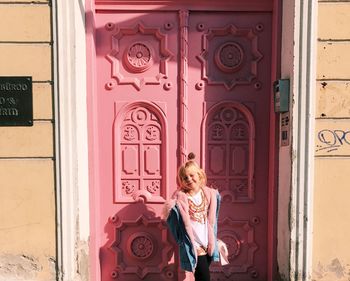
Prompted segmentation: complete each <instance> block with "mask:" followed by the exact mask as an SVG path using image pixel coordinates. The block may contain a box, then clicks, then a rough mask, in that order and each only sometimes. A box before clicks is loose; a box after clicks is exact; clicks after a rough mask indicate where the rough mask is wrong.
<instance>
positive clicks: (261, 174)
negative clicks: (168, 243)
mask: <svg viewBox="0 0 350 281" xmlns="http://www.w3.org/2000/svg"><path fill="white" fill-rule="evenodd" d="M270 17H271V15H270V14H268V13H224V12H222V13H208V12H197V13H195V12H193V13H191V15H190V17H189V34H190V36H189V65H190V73H189V77H190V78H191V79H190V80H189V81H190V82H189V90H188V92H189V101H188V108H189V109H190V112H191V113H190V116H191V117H190V118H191V122H189V123H188V131H189V132H191V139H193V141H191V142H190V143H189V144H188V147H189V148H188V149H189V150H190V151H196V153H197V155H201V164H202V166H203V167H204V169H205V171H206V173H207V176H208V185H211V186H213V187H215V188H217V189H218V190H219V191H220V194H221V196H222V205H221V212H220V220H219V227H218V236H219V237H220V238H221V239H222V240H224V241H225V242H226V243H227V245H228V248H229V254H230V265H227V266H224V267H220V266H219V265H218V264H213V265H212V267H211V268H212V280H240V281H244V280H252V279H254V280H267V229H268V217H267V209H268V143H269V129H268V128H269V114H270V112H269V101H270V89H271V86H270V85H271V83H270V81H271V78H270V73H271V51H270V50H271V18H270ZM192 120H193V121H192ZM199 127H201V129H199ZM194 132H195V133H194ZM193 134H195V136H196V137H195V138H192V137H193ZM198 142H200V143H201V146H200V147H199V146H198Z"/></svg>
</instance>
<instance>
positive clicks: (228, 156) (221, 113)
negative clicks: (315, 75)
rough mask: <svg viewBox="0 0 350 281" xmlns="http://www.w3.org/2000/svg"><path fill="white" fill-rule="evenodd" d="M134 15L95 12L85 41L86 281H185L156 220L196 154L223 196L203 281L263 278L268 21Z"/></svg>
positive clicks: (176, 13)
mask: <svg viewBox="0 0 350 281" xmlns="http://www.w3.org/2000/svg"><path fill="white" fill-rule="evenodd" d="M133 9H134V10H123V9H120V10H118V6H111V7H109V6H108V7H107V8H101V9H98V8H97V9H96V10H95V18H94V19H95V22H94V32H95V33H94V36H93V42H90V43H91V44H93V45H94V46H93V48H95V55H94V57H93V58H92V60H93V61H94V63H92V64H91V66H93V67H92V69H90V70H89V71H91V72H92V73H93V80H94V81H90V82H91V84H89V85H90V86H89V87H93V89H92V90H91V96H90V97H89V104H90V112H89V120H90V123H89V126H90V132H91V134H90V153H91V155H90V159H91V163H92V164H91V179H90V181H91V223H92V224H91V225H92V227H91V232H92V233H91V237H92V239H91V253H92V254H91V262H92V280H103V281H107V280H122V281H131V280H132V281H137V280H148V281H154V280H159V281H170V280H178V281H179V280H189V279H188V277H186V276H185V274H184V272H182V271H181V269H180V267H179V261H178V252H177V246H176V245H175V244H174V241H173V239H172V237H171V235H170V232H169V231H168V229H167V226H166V223H165V222H164V221H163V220H162V219H161V213H162V207H163V203H164V202H165V200H167V199H169V198H171V195H172V194H173V192H174V191H175V190H176V189H177V181H176V175H177V167H178V165H180V164H181V163H182V162H183V161H184V160H185V158H186V155H187V154H188V153H189V152H194V153H195V154H196V159H197V161H198V162H199V163H200V164H201V165H202V167H203V168H204V169H205V171H206V173H207V176H208V185H209V186H212V187H214V188H216V189H218V190H219V192H220V194H221V196H222V204H221V212H220V218H219V225H218V236H219V238H221V239H222V240H224V241H225V242H226V243H227V245H228V249H229V260H230V264H229V265H227V266H224V267H221V266H220V265H218V264H213V265H212V266H211V271H212V280H213V281H219V280H220V281H223V280H240V281H245V280H260V281H266V280H267V274H268V268H269V267H271V264H270V262H269V256H268V252H269V251H271V249H273V247H274V245H272V244H271V243H270V242H269V241H270V240H272V239H270V238H269V237H268V236H269V235H270V234H271V233H270V230H269V227H270V226H269V225H271V220H272V219H273V218H270V217H269V216H268V209H269V203H268V202H270V201H271V200H270V199H269V198H268V194H269V193H270V188H271V187H269V183H268V177H269V140H270V134H269V132H270V121H269V118H270V103H271V14H270V13H264V12H255V13H249V12H218V11H216V12H214V11H200V10H198V11H196V10H191V11H187V10H184V9H175V8H174V9H171V8H161V7H160V8H159V9H160V10H157V9H153V10H148V11H145V10H140V11H137V10H135V7H134V8H133ZM161 9H163V10H161ZM93 48H92V49H93ZM272 224H273V222H272ZM268 233H270V234H268ZM272 267H273V265H272ZM186 278H187V279H186Z"/></svg>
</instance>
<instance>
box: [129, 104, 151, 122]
mask: <svg viewBox="0 0 350 281" xmlns="http://www.w3.org/2000/svg"><path fill="white" fill-rule="evenodd" d="M131 119H132V121H134V122H135V123H136V124H138V125H143V124H145V123H146V122H147V120H148V112H147V110H146V109H145V108H141V107H140V108H137V109H135V110H134V111H133V113H132V115H131Z"/></svg>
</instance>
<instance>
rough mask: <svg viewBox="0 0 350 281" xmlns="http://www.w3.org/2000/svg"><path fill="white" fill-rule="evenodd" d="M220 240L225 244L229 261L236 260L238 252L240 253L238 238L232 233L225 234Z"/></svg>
mask: <svg viewBox="0 0 350 281" xmlns="http://www.w3.org/2000/svg"><path fill="white" fill-rule="evenodd" d="M221 239H222V240H223V241H224V242H225V243H226V245H227V248H228V252H229V259H234V258H236V257H237V256H238V255H239V254H240V252H241V244H242V243H241V241H240V240H239V239H238V237H237V236H236V235H235V234H234V233H227V232H226V233H225V234H223V235H221Z"/></svg>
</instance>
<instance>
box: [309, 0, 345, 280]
mask: <svg viewBox="0 0 350 281" xmlns="http://www.w3.org/2000/svg"><path fill="white" fill-rule="evenodd" d="M317 52H318V55H317V99H316V131H315V133H316V136H315V141H316V146H315V185H314V202H313V203H314V209H313V217H314V226H313V253H312V254H313V255H312V259H313V272H312V278H311V280H315V281H316V280H317V281H338V280H339V281H340V280H341V281H345V280H346V281H348V280H350V251H349V237H350V224H349V221H350V208H349V206H350V203H349V202H350V201H349V198H350V184H349V182H350V180H349V175H350V173H349V172H350V2H345V1H344V2H341V1H333V2H331V1H319V3H318V50H317Z"/></svg>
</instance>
